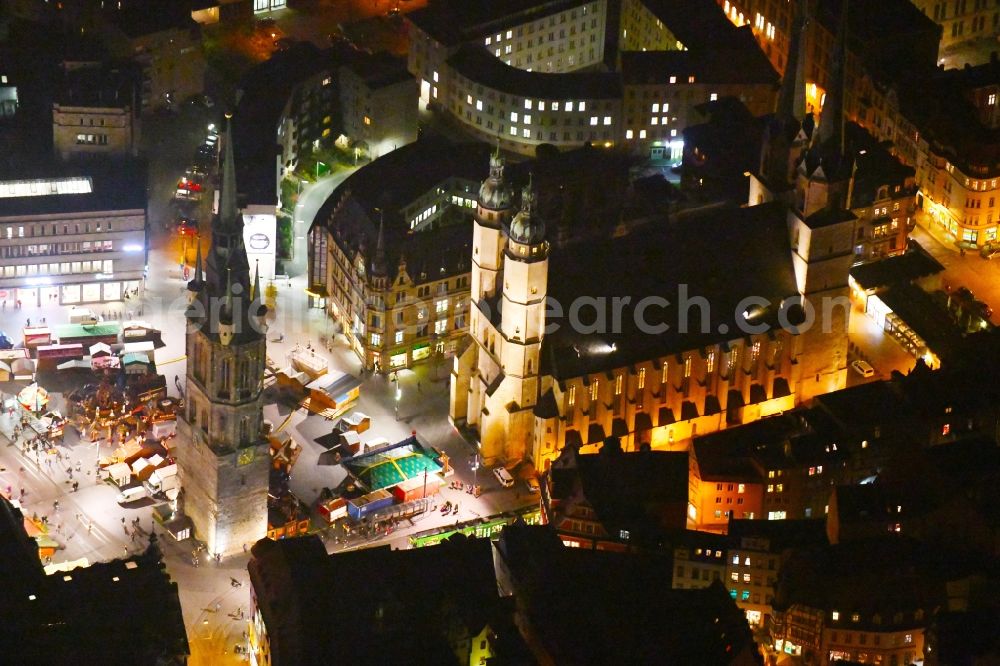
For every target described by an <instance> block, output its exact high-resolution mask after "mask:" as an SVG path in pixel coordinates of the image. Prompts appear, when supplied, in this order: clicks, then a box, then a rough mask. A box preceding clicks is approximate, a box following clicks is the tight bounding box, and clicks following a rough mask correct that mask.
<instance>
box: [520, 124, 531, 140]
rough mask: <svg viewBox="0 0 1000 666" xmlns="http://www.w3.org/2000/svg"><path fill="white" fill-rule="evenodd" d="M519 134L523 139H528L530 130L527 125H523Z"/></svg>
mask: <svg viewBox="0 0 1000 666" xmlns="http://www.w3.org/2000/svg"><path fill="white" fill-rule="evenodd" d="M521 136H523V137H524V138H525V139H530V138H531V130H530V129H528V128H527V127H525V128H524V129H523V130H521Z"/></svg>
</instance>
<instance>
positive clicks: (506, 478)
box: [493, 467, 514, 488]
mask: <svg viewBox="0 0 1000 666" xmlns="http://www.w3.org/2000/svg"><path fill="white" fill-rule="evenodd" d="M493 476H495V477H497V481H499V482H500V485H501V486H503V487H504V488H510V487H511V486H513V485H514V477H512V476H511V475H510V472H508V471H507V470H505V469H504V468H503V467H497V468H496V469H494V470H493Z"/></svg>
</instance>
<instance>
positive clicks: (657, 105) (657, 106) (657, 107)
mask: <svg viewBox="0 0 1000 666" xmlns="http://www.w3.org/2000/svg"><path fill="white" fill-rule="evenodd" d="M659 112H660V103H659V102H653V113H659Z"/></svg>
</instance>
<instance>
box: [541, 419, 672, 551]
mask: <svg viewBox="0 0 1000 666" xmlns="http://www.w3.org/2000/svg"><path fill="white" fill-rule="evenodd" d="M687 476H688V456H687V453H684V452H666V451H637V452H634V453H623V452H622V451H621V447H620V444H617V443H616V442H615V441H614V438H611V439H609V440H607V441H606V442H605V443H604V447H603V448H602V450H601V452H600V453H597V454H582V455H581V454H577V453H576V450H575V449H573V448H571V447H567V448H565V449H563V452H562V454H561V455H560V457H559V458H558V459H557V460H556V461H555V462H554V463H553V466H552V468H551V470H550V472H549V477H550V479H551V490H550V491H549V492H548V494H547V497H548V498H550V502H549V507H548V508H547V511H546V513H547V515H548V516H549V524H550V525H552V527H553V528H554V529H555V530H556V532H557V533H558V534H559V537H560V539H562V541H563V543H565V544H567V545H569V544H573V545H574V547H580V548H589V549H594V550H618V551H630V550H636V549H639V550H655V549H657V544H658V543H660V542H662V540H663V536H664V534H666V533H667V532H668V531H670V530H681V529H683V528H685V527H686V526H687V524H688V520H687V504H688V478H687Z"/></svg>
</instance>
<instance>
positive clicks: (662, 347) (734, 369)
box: [450, 157, 850, 521]
mask: <svg viewBox="0 0 1000 666" xmlns="http://www.w3.org/2000/svg"><path fill="white" fill-rule="evenodd" d="M490 171H491V174H490V177H489V178H488V179H487V180H486V181H484V182H483V185H482V188H481V190H480V196H479V201H478V208H477V213H476V216H475V224H474V231H473V248H472V294H471V298H472V306H471V315H470V319H469V326H470V328H469V336H470V339H469V342H468V344H467V345H465V346H464V348H463V349H462V350H461V353H460V354H459V355H458V357H457V358H456V361H455V366H454V369H453V373H452V393H451V407H450V416H451V419H452V420H453V422H455V423H458V424H464V425H466V426H469V427H472V428H475V429H476V430H477V431H478V433H479V438H480V442H481V450H482V455H483V456H484V458H485V459H486V460H487V461H496V460H505V461H508V462H511V461H516V460H521V459H526V458H530V459H531V460H533V461H534V463H535V465H536V467H537V468H538V469H540V470H542V469H547V467H548V465H549V464H550V463H551V462H552V460H554V459H555V458H556V457H557V456H558V455H559V452H560V451H561V450H562V449H563V448H564V447H565V446H573V447H575V448H581V451H583V452H584V453H587V452H591V451H594V450H596V447H598V446H599V445H600V444H601V443H603V442H604V440H605V438H606V437H608V436H611V435H613V436H617V437H619V438H621V441H622V445H623V448H624V449H625V450H637V449H639V448H640V447H641V446H642V445H643V444H649V445H650V446H651V447H652V448H653V449H661V450H686V449H687V448H688V442H689V440H690V438H691V437H692V436H694V435H696V434H699V433H706V432H713V431H715V430H718V429H720V428H723V427H726V426H727V425H732V424H738V423H746V422H749V421H753V420H756V419H758V418H760V417H762V416H767V415H769V414H774V413H777V412H780V411H785V410H788V409H790V408H791V407H792V406H794V405H795V404H797V403H798V402H799V401H801V400H803V399H805V398H808V397H811V396H813V395H817V394H819V393H823V392H826V391H829V390H834V389H836V388H839V387H841V386H843V383H844V381H845V380H846V366H845V365H844V364H845V363H846V327H845V329H844V331H843V332H841V331H840V330H839V327H838V325H837V323H836V322H834V324H833V326H834V328H833V330H832V332H830V333H829V335H827V334H823V333H820V332H819V331H818V330H815V329H813V330H812V331H811V332H808V333H801V334H796V333H795V332H794V328H786V327H780V326H779V327H774V328H770V329H769V330H767V331H766V332H763V329H761V331H762V332H760V333H747V334H745V335H739V336H732V335H729V334H728V331H732V330H736V326H737V325H738V324H737V323H734V322H723V321H716V320H715V319H714V317H715V316H722V317H726V316H728V312H727V313H719V312H718V310H713V311H712V313H709V312H702V313H701V315H700V316H703V317H705V318H704V319H698V318H697V317H696V318H695V319H693V320H692V321H690V322H687V321H685V322H684V323H683V324H682V323H680V320H679V319H675V318H674V317H678V318H683V317H686V316H689V315H693V314H694V312H696V311H698V310H699V309H698V308H694V309H692V306H690V302H689V301H690V298H691V295H693V294H697V295H700V296H704V297H705V299H707V302H708V303H711V304H712V306H711V307H715V306H716V304H721V303H730V302H732V303H736V302H737V301H740V297H739V296H738V295H737V293H738V292H739V291H740V290H742V289H744V288H747V289H750V291H749V292H747V293H754V294H756V295H759V296H762V297H763V298H765V299H766V300H767V301H768V302H769V303H770V304H771V305H769V306H766V307H762V308H756V307H755V308H748V309H746V310H741V311H740V312H738V313H735V315H736V316H737V317H743V318H749V319H753V320H754V321H757V322H763V321H768V320H769V318H770V317H771V316H773V315H774V314H775V311H774V310H773V308H775V307H777V306H776V304H777V303H780V302H782V301H783V300H784V299H786V298H788V297H793V298H798V297H799V295H801V294H807V295H808V294H810V293H811V292H810V285H811V284H812V282H811V280H812V279H813V278H812V277H809V276H811V275H812V270H813V266H811V265H809V264H811V263H815V264H817V265H818V266H819V270H820V271H822V272H824V273H826V274H827V275H829V276H830V277H829V278H828V279H833V276H834V275H835V273H836V271H837V269H838V268H842V269H843V277H842V280H843V283H844V285H845V289H846V283H847V269H848V268H849V266H850V261H849V259H850V246H849V243H850V233H848V234H847V236H846V237H845V238H842V239H841V240H840V242H839V244H838V245H837V255H836V257H837V261H835V262H833V263H831V264H829V265H828V264H827V262H826V259H825V257H824V258H819V259H817V258H814V259H813V261H812V262H809V261H806V262H803V263H802V264H801V265H800V263H799V260H800V258H801V255H800V254H796V253H789V252H788V243H789V235H790V234H791V233H793V231H790V229H789V226H790V224H791V220H792V218H793V217H794V216H793V215H792V214H791V213H789V212H788V211H787V209H786V208H785V207H784V206H783V205H781V204H778V203H770V204H765V205H762V206H752V207H749V208H743V209H738V210H734V211H726V212H725V213H724V214H720V215H706V216H704V217H699V218H698V220H697V222H692V223H691V224H690V225H687V224H681V225H677V226H676V228H674V229H667V228H666V225H658V224H648V225H639V226H637V227H636V228H635V229H629V230H625V231H624V233H620V232H622V230H621V229H619V230H618V232H616V233H615V237H614V238H608V237H598V238H593V239H588V240H586V241H582V240H581V241H579V242H578V243H576V244H574V243H572V242H570V243H568V244H567V245H566V246H565V247H559V248H557V249H556V250H552V248H550V246H549V243H548V241H547V240H546V226H545V222H544V221H542V220H541V219H539V218H540V216H539V214H538V212H537V211H536V210H535V208H534V207H533V201H534V197H533V195H532V194H531V192H530V190H527V191H526V192H525V194H523V195H522V199H521V203H520V204H519V205H517V204H515V200H514V198H513V193H512V192H511V188H510V186H509V184H508V182H507V181H506V180H505V178H504V164H503V161H502V159H500V158H499V157H494V159H493V161H492V163H491V169H490ZM519 209H520V210H519ZM796 219H797V218H796ZM508 220H510V222H509V223H508ZM751 229H752V230H753V232H752V233H753V234H754V237H753V240H751V239H749V238H747V239H746V240H745V241H737V240H735V236H732V234H739V233H740V230H743V231H744V232H747V233H749V230H751ZM720 236H726V237H727V238H731V239H732V243H731V244H727V245H730V246H732V247H734V248H735V247H742V248H751V247H752V248H755V252H756V251H758V250H759V254H755V255H754V256H753V257H751V256H750V254H754V253H744V254H743V255H741V258H740V259H739V263H740V264H741V265H743V266H744V267H747V268H746V270H745V271H743V272H741V275H740V282H741V284H740V285H734V284H728V285H722V284H719V283H718V282H712V281H711V280H710V279H709V278H708V277H707V276H706V275H704V274H702V266H701V264H703V263H704V262H701V261H700V260H697V259H694V258H695V257H701V256H704V255H703V254H702V252H705V253H708V252H709V248H708V246H707V245H706V244H707V243H709V242H710V241H709V239H710V238H716V237H720ZM762 238H766V239H768V240H767V241H766V242H761V239H762ZM816 242H817V243H819V242H822V243H823V244H824V247H825V246H826V242H827V238H826V237H823V238H822V240H818V241H816ZM845 243H846V245H845ZM841 245H844V247H840V246H841ZM681 247H683V248H686V249H685V253H684V256H679V255H677V253H675V252H674V251H673V248H681ZM702 247H704V250H701V249H699V248H702ZM712 247H713V248H715V247H716V246H715V245H713V246H712ZM711 251H712V252H715V253H716V254H717V253H718V250H717V249H713V250H711ZM581 256H595V257H596V256H600V257H604V260H603V263H602V269H601V270H595V266H594V265H593V264H592V263H590V262H580V261H579V259H578V258H579V257H581ZM684 257H689V258H691V259H690V260H685V259H684ZM842 257H847V259H848V261H847V262H846V263H845V262H843V261H841V260H840V259H841V258H842ZM733 261H734V262H736V261H737V260H736V259H733ZM841 263H843V266H841ZM553 264H554V265H553ZM734 265H735V264H734ZM750 265H754V266H759V267H760V270H759V271H757V270H756V269H754V270H751V269H750V268H749V266H750ZM625 266H643V267H646V268H645V269H644V270H642V271H632V270H625V268H624V267H625ZM750 273H753V275H754V276H757V277H759V278H760V280H759V281H757V282H755V284H754V285H753V286H752V287H751V286H750V285H748V284H742V282H743V281H744V279H750V276H749V274H750ZM609 275H614V276H615V277H614V278H613V279H612V278H610V277H609ZM796 275H798V277H796ZM626 276H628V279H626ZM836 279H837V280H840V279H841V278H840V277H837V278H836ZM678 284H684V285H687V286H688V288H689V289H690V293H688V292H685V293H684V294H683V295H678V296H679V297H678V298H677V299H668V300H671V301H672V302H673V303H674V304H676V306H677V309H676V310H675V309H673V308H672V307H666V306H665V307H666V309H667V313H666V315H665V316H666V318H667V320H669V321H670V324H668V326H669V331H668V332H667V333H665V334H664V333H663V331H664V330H666V329H657V331H658V332H659V333H660V335H650V334H648V333H646V334H644V333H642V331H641V330H640V329H639V328H638V324H636V326H632V324H631V322H629V321H627V320H628V319H629V318H628V317H622V316H621V315H619V318H620V320H621V327H622V328H619V329H618V330H614V331H612V330H611V328H608V329H607V330H604V331H599V332H588V331H593V329H592V328H588V329H587V331H579V332H578V331H574V330H571V329H572V328H573V326H572V325H571V324H570V323H568V322H567V321H565V320H561V321H559V322H558V324H557V325H556V328H555V329H551V330H548V331H547V330H546V329H547V328H549V327H551V325H552V324H553V323H554V322H549V321H547V320H546V316H551V315H547V314H546V309H545V306H546V299H547V297H548V299H550V300H551V299H553V298H554V299H555V300H556V301H557V302H558V303H559V305H560V306H561V308H562V312H563V313H565V312H567V311H569V309H570V308H571V307H576V306H575V305H574V302H575V301H576V300H577V299H580V298H586V299H588V302H589V303H592V306H594V307H599V304H601V303H610V302H611V301H612V299H613V298H614V297H623V296H628V297H629V299H630V302H632V303H636V302H638V301H640V300H641V299H643V298H644V297H646V296H648V295H650V294H653V293H657V294H661V293H667V292H668V291H670V290H676V287H677V285H678ZM656 285H660V286H656ZM664 290H666V291H664ZM619 291H620V293H619ZM598 297H601V298H600V299H598V300H597V301H594V299H597V298H598ZM601 299H603V300H601ZM501 301H502V305H501ZM595 304H596V305H595ZM668 306H670V304H668ZM588 307H590V306H588ZM845 307H846V302H845V304H842V305H841V306H839V310H841V312H840V314H839V315H837V313H833V316H834V317H835V318H836V317H837V316H839V317H840V319H839V320H838V321H839V322H840V323H844V319H843V318H844V317H846V313H845V312H843V310H844V309H845ZM663 314H664V313H663V312H660V315H663ZM660 315H658V316H660ZM606 316H609V317H610V316H611V314H608V313H606ZM598 320H599V321H604V320H603V319H601V315H599V316H598ZM660 323H662V322H661V320H659V319H657V321H656V322H655V324H656V325H659V324H660ZM722 323H724V325H723V326H719V324H722ZM689 324H690V325H693V326H694V327H698V330H699V331H700V333H698V334H694V333H691V334H685V333H682V332H680V331H678V328H681V329H684V330H685V331H686V330H687V329H686V328H685V327H686V326H688V325H689ZM765 328H766V327H765ZM708 331H715V332H716V333H714V334H708V335H704V334H703V333H707V332H708ZM721 331H726V333H722V332H721ZM841 347H842V349H841ZM838 351H839V357H838V355H837V352H838ZM837 360H839V364H838V363H837V362H836V361H837ZM691 511H692V512H693V513H694V514H695V515H693V516H691V518H692V520H695V521H697V520H698V519H699V516H698V509H697V507H695V508H693V509H692V510H691Z"/></svg>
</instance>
